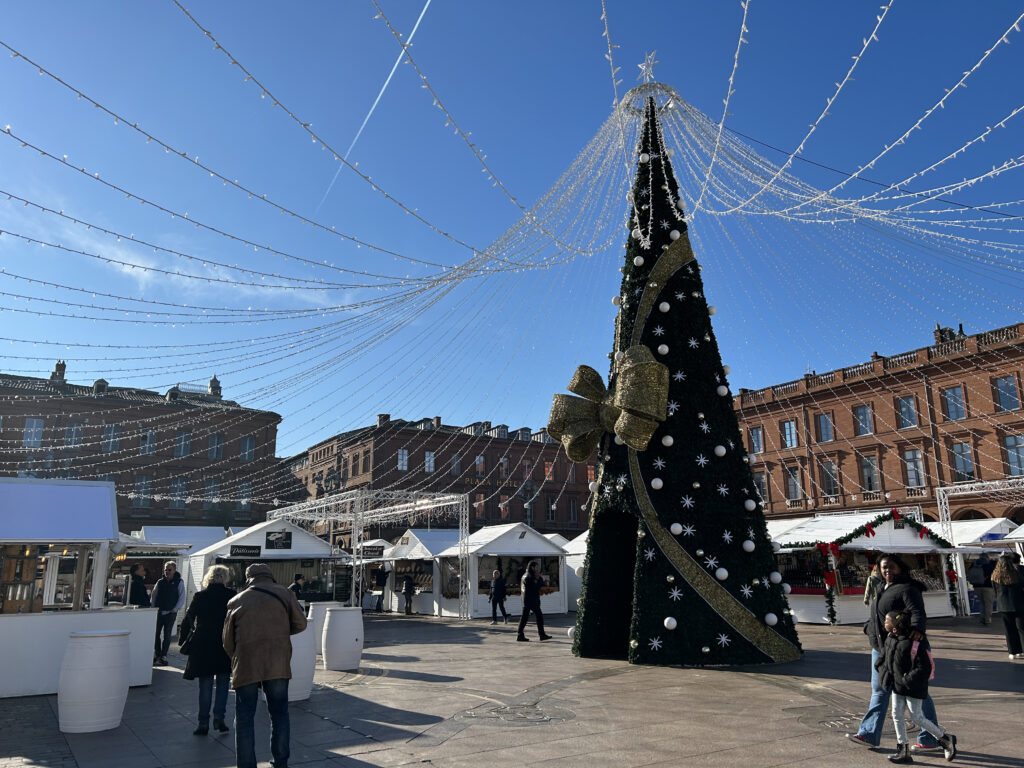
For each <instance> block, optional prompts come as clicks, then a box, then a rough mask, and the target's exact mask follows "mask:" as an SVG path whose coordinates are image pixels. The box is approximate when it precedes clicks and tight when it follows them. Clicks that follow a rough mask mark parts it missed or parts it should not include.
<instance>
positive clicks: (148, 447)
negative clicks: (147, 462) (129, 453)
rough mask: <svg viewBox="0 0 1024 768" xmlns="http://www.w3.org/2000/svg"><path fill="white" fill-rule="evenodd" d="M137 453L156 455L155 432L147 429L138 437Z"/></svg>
mask: <svg viewBox="0 0 1024 768" xmlns="http://www.w3.org/2000/svg"><path fill="white" fill-rule="evenodd" d="M139 453H140V454H142V455H144V456H145V455H147V454H151V453H156V430H155V429H147V430H146V431H145V432H143V433H142V434H141V435H139Z"/></svg>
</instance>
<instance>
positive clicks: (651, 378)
mask: <svg viewBox="0 0 1024 768" xmlns="http://www.w3.org/2000/svg"><path fill="white" fill-rule="evenodd" d="M567 389H568V390H569V391H570V392H575V393H576V394H577V395H580V397H573V396H572V395H555V397H554V400H553V402H552V403H551V416H550V417H549V418H548V434H549V435H551V436H552V437H553V438H555V439H556V440H561V441H562V444H563V445H564V446H565V455H566V456H568V457H569V459H570V460H571V461H575V462H580V461H586V460H587V458H588V457H589V456H590V455H591V454H592V453H593V452H594V449H596V448H597V445H598V443H599V442H600V440H601V436H602V435H603V434H604V433H605V432H611V433H613V434H615V435H618V436H619V437H621V438H622V441H623V442H624V443H625V444H626V445H628V446H629V447H630V448H633V449H634V450H637V451H642V450H644V449H645V448H647V443H648V442H649V441H650V439H651V435H653V434H654V430H656V429H657V428H658V422H659V421H664V420H665V406H666V402H667V401H668V368H666V367H665V366H664V365H662V364H661V363H659V362H658V361H657V360H655V359H654V355H652V354H651V350H649V349H648V348H647V347H645V346H643V345H642V344H637V345H634V346H632V347H629V349H627V350H626V351H625V352H624V353H623V356H622V359H621V360H620V361H619V364H618V377H617V381H615V382H613V384H612V386H611V387H608V388H606V387H605V385H604V382H603V381H601V374H599V373H598V372H597V371H595V370H594V369H593V368H591V367H590V366H587V365H581V366H580V367H579V368H577V369H576V373H574V374H573V377H572V381H570V382H569V386H568V387H567Z"/></svg>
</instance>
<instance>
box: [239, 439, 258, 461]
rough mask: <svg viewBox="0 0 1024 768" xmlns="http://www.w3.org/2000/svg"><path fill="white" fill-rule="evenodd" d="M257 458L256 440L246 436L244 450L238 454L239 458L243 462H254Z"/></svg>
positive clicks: (243, 440)
mask: <svg viewBox="0 0 1024 768" xmlns="http://www.w3.org/2000/svg"><path fill="white" fill-rule="evenodd" d="M255 457H256V438H255V437H252V436H251V435H245V436H244V437H243V438H242V449H241V450H240V451H239V453H238V458H239V459H241V460H242V461H252V460H253V459H254V458H255Z"/></svg>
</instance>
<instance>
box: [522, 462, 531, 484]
mask: <svg viewBox="0 0 1024 768" xmlns="http://www.w3.org/2000/svg"><path fill="white" fill-rule="evenodd" d="M532 474H533V465H532V464H531V463H530V460H529V459H523V480H529V479H530V475H532Z"/></svg>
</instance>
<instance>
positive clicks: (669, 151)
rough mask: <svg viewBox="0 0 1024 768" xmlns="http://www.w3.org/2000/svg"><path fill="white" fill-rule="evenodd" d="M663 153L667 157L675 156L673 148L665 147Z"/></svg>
mask: <svg viewBox="0 0 1024 768" xmlns="http://www.w3.org/2000/svg"><path fill="white" fill-rule="evenodd" d="M665 154H666V155H668V156H669V157H675V156H676V151H675V150H674V149H666V150H665Z"/></svg>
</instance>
